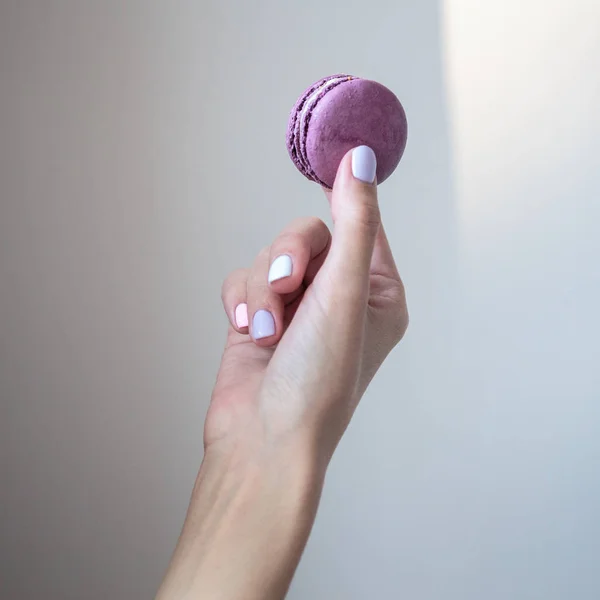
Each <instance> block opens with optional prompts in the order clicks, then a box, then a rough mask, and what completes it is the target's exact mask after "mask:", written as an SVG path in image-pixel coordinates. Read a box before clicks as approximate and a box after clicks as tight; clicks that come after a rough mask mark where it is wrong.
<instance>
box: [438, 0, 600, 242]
mask: <svg viewBox="0 0 600 600" xmlns="http://www.w3.org/2000/svg"><path fill="white" fill-rule="evenodd" d="M443 13H444V15H443V27H444V32H443V33H444V46H445V47H444V59H445V61H446V74H447V86H448V98H449V102H450V110H449V114H450V117H451V127H452V137H453V140H454V145H453V148H452V151H453V163H454V169H455V181H456V187H457V189H456V193H457V211H458V218H459V220H460V225H461V228H462V230H463V231H462V235H466V236H467V237H469V236H481V237H482V238H483V237H484V236H485V237H486V238H489V236H490V235H491V236H494V234H495V233H496V232H497V231H501V230H503V229H506V228H511V227H519V226H522V225H523V224H524V223H528V222H531V221H532V220H535V219H536V215H537V214H538V213H539V212H540V211H545V210H547V207H548V203H552V202H558V201H559V199H560V197H565V198H566V197H568V194H569V190H570V187H571V184H572V182H573V180H574V179H573V178H576V177H579V178H580V175H581V172H582V171H581V170H582V169H587V168H589V169H591V168H592V161H594V160H595V161H596V164H597V165H600V162H598V161H599V160H600V159H599V158H598V156H597V153H596V152H594V148H595V149H597V147H598V143H597V141H596V140H597V139H598V137H599V136H600V110H599V108H598V107H599V106H600V77H597V76H595V77H592V78H590V73H597V72H598V71H599V70H600V36H599V35H598V32H599V31H600V3H599V2H598V0H573V1H572V2H564V1H563V0H503V1H502V2H481V0H445V2H444V10H443ZM594 155H595V156H594ZM582 163H583V164H582ZM471 239H472V238H471Z"/></svg>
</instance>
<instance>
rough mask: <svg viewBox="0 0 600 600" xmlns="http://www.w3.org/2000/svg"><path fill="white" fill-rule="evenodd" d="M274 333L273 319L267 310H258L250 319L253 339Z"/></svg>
mask: <svg viewBox="0 0 600 600" xmlns="http://www.w3.org/2000/svg"><path fill="white" fill-rule="evenodd" d="M272 335H275V319H274V318H273V315H272V314H271V313H270V312H269V311H268V310H259V311H257V312H256V313H255V315H254V319H252V337H254V339H255V340H261V339H263V338H268V337H271V336H272Z"/></svg>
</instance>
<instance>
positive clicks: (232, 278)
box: [221, 269, 248, 299]
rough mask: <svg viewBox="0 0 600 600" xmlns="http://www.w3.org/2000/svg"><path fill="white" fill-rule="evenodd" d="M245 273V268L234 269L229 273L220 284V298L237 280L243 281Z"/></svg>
mask: <svg viewBox="0 0 600 600" xmlns="http://www.w3.org/2000/svg"><path fill="white" fill-rule="evenodd" d="M247 275H248V271H247V269H236V270H235V271H232V272H231V273H229V275H227V277H226V278H225V279H224V281H223V284H222V285H221V298H223V299H225V297H226V296H227V293H228V292H229V290H231V289H232V288H234V287H235V286H236V285H237V284H238V283H239V282H241V281H245V280H246V278H247Z"/></svg>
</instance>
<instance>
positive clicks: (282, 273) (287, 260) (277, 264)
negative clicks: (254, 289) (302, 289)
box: [269, 254, 292, 283]
mask: <svg viewBox="0 0 600 600" xmlns="http://www.w3.org/2000/svg"><path fill="white" fill-rule="evenodd" d="M291 274H292V259H291V257H289V256H288V255H287V254H282V255H281V256H278V257H277V258H276V259H275V260H274V261H273V264H272V265H271V268H270V269H269V283H273V282H274V281H278V280H279V279H284V278H285V277H289V276H290V275H291Z"/></svg>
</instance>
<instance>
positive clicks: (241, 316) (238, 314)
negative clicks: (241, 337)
mask: <svg viewBox="0 0 600 600" xmlns="http://www.w3.org/2000/svg"><path fill="white" fill-rule="evenodd" d="M235 324H236V325H237V326H238V328H239V329H243V328H244V327H248V305H247V304H246V303H245V302H243V303H242V304H238V305H237V307H236V309H235Z"/></svg>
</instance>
